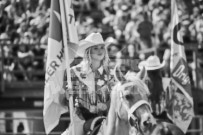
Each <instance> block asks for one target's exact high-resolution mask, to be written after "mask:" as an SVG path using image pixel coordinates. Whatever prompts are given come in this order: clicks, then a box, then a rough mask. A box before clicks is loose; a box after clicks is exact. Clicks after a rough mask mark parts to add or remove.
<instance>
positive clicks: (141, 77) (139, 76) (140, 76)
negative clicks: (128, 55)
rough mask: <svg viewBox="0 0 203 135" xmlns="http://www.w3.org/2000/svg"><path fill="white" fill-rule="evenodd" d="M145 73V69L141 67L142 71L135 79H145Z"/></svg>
mask: <svg viewBox="0 0 203 135" xmlns="http://www.w3.org/2000/svg"><path fill="white" fill-rule="evenodd" d="M146 74H147V71H146V69H145V67H144V66H143V67H142V69H141V70H140V71H139V72H138V73H137V75H136V76H137V77H138V78H140V79H141V80H144V79H145V77H146Z"/></svg>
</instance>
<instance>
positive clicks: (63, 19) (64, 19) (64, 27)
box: [59, 0, 75, 135]
mask: <svg viewBox="0 0 203 135" xmlns="http://www.w3.org/2000/svg"><path fill="white" fill-rule="evenodd" d="M59 3H60V11H61V24H62V32H63V44H64V54H65V63H66V74H67V83H68V88H69V89H72V82H71V74H70V63H69V62H68V60H69V55H68V41H67V39H68V34H67V30H68V26H67V23H68V18H67V17H66V15H65V14H66V12H65V11H66V10H65V7H64V4H65V3H64V0H59ZM65 92H66V93H67V92H68V91H67V89H66V90H65ZM66 98H67V100H69V113H70V120H71V124H72V135H75V128H74V127H75V125H74V119H73V110H74V108H73V96H72V95H70V96H69V97H67V94H66Z"/></svg>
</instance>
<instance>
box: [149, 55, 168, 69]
mask: <svg viewBox="0 0 203 135" xmlns="http://www.w3.org/2000/svg"><path fill="white" fill-rule="evenodd" d="M164 65H165V62H163V63H160V59H159V57H158V56H156V55H154V56H149V57H148V59H147V60H146V61H145V68H146V70H156V69H160V68H163V67H164Z"/></svg>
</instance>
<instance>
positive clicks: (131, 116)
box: [119, 82, 152, 132]
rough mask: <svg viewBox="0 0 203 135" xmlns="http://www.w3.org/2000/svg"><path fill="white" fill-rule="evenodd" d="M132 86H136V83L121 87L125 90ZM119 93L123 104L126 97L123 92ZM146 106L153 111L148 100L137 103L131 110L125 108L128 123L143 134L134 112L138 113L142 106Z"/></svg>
mask: <svg viewBox="0 0 203 135" xmlns="http://www.w3.org/2000/svg"><path fill="white" fill-rule="evenodd" d="M132 85H134V82H129V83H127V84H124V85H123V86H121V87H120V89H122V88H125V87H127V86H132ZM119 93H120V98H121V103H122V102H123V97H124V96H123V93H122V91H121V90H120V91H119ZM144 104H145V105H147V106H149V108H150V111H152V108H151V106H150V104H149V102H147V101H146V100H139V101H137V102H136V103H135V104H134V105H133V106H132V107H131V108H130V109H129V108H127V107H126V106H125V108H126V110H127V112H128V122H129V124H130V125H131V126H132V127H135V128H136V129H137V130H138V131H139V132H141V129H140V127H139V123H138V117H137V116H136V115H135V114H134V112H135V111H136V109H137V108H138V107H140V106H141V105H144Z"/></svg>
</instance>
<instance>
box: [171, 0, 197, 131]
mask: <svg viewBox="0 0 203 135" xmlns="http://www.w3.org/2000/svg"><path fill="white" fill-rule="evenodd" d="M171 12H172V14H171V18H172V30H171V39H172V40H171V63H170V70H171V89H170V90H171V91H172V92H173V96H172V98H171V101H172V108H171V110H170V111H169V112H168V113H169V116H170V118H171V119H172V121H173V122H174V123H175V124H176V125H177V126H178V127H179V128H180V129H182V131H183V132H184V133H186V132H187V129H188V127H189V125H190V123H191V121H192V118H193V116H194V110H193V98H192V93H191V83H190V78H189V73H188V67H187V60H186V55H185V48H184V43H183V39H182V36H181V34H180V33H179V30H180V26H181V23H180V21H179V16H178V9H177V5H176V0H172V3H171Z"/></svg>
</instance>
